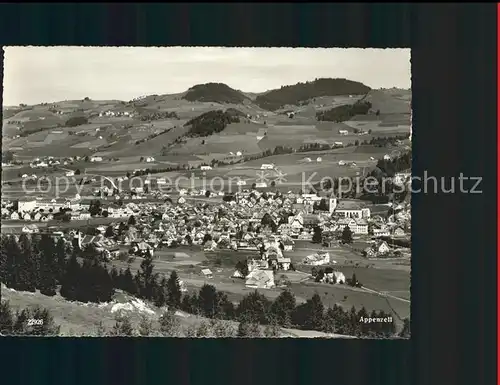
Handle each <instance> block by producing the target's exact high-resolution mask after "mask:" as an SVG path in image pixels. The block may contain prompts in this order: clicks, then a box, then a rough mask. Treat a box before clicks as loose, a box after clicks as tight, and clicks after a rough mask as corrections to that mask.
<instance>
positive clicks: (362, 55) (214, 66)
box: [3, 46, 411, 106]
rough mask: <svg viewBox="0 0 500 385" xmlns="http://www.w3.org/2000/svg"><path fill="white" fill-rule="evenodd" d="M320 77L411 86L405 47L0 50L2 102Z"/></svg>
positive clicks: (256, 87)
mask: <svg viewBox="0 0 500 385" xmlns="http://www.w3.org/2000/svg"><path fill="white" fill-rule="evenodd" d="M320 77H327V78H346V79H349V80H354V81H359V82H362V83H364V84H366V85H367V86H370V87H371V88H391V87H397V88H410V87H411V71H410V49H359V48H347V49H346V48H224V47H64V46H61V47H29V46H23V47H5V48H4V79H3V87H4V88H3V105H4V106H13V105H18V104H20V103H25V104H28V105H29V104H37V103H42V102H56V101H62V100H75V99H77V100H78V99H83V98H84V97H89V98H91V99H94V100H109V99H118V100H130V99H133V98H135V97H138V96H143V95H151V94H158V95H161V94H171V93H180V92H184V91H186V90H187V89H188V88H189V87H191V86H193V85H196V84H201V83H208V82H217V83H225V84H227V85H228V86H230V87H232V88H234V89H238V90H241V91H244V92H264V91H267V90H270V89H273V88H279V87H281V86H282V85H291V84H295V83H298V82H305V81H312V80H314V79H315V78H320Z"/></svg>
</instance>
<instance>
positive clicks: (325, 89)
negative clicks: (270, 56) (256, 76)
mask: <svg viewBox="0 0 500 385" xmlns="http://www.w3.org/2000/svg"><path fill="white" fill-rule="evenodd" d="M369 91H370V87H368V86H366V85H364V84H362V83H359V82H355V81H352V80H347V79H316V80H314V81H313V82H306V83H297V84H295V85H292V86H283V87H281V88H280V89H275V90H271V91H268V92H266V93H265V94H262V95H258V96H257V97H256V98H255V101H254V102H255V103H256V104H257V105H258V106H259V107H261V108H264V109H266V110H270V111H276V110H277V109H279V108H280V107H283V106H285V105H298V104H299V103H300V102H303V101H307V100H309V99H312V98H316V97H320V96H337V95H364V94H366V93H368V92H369Z"/></svg>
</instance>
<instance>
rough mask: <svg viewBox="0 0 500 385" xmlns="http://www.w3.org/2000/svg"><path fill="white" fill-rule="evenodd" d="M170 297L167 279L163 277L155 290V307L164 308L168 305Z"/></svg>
mask: <svg viewBox="0 0 500 385" xmlns="http://www.w3.org/2000/svg"><path fill="white" fill-rule="evenodd" d="M167 296H168V286H167V277H165V276H164V275H163V277H162V278H161V281H160V283H159V284H158V285H157V287H156V290H155V296H154V297H155V299H154V303H155V306H158V307H162V306H165V304H166V303H167Z"/></svg>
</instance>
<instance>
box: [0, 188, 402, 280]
mask: <svg viewBox="0 0 500 385" xmlns="http://www.w3.org/2000/svg"><path fill="white" fill-rule="evenodd" d="M97 193H100V195H98V197H97V198H96V199H82V198H81V197H80V196H78V195H77V196H75V197H73V198H59V199H55V198H53V199H44V198H40V197H37V198H23V199H19V200H17V201H13V200H12V201H9V200H2V208H1V217H2V220H3V221H4V222H6V223H20V225H19V226H14V227H8V225H7V227H4V228H3V229H2V232H8V231H9V230H10V232H17V233H23V232H24V233H37V232H42V233H49V234H51V235H53V236H54V237H63V238H64V239H65V240H66V241H67V242H69V243H72V244H75V242H76V243H77V244H78V247H79V248H80V249H89V248H90V249H91V250H92V253H93V254H95V255H100V256H101V257H102V259H103V260H105V261H113V260H118V259H120V260H129V258H135V257H139V258H141V257H144V256H145V255H151V256H153V258H158V259H159V258H161V255H162V254H164V252H163V251H164V250H169V249H177V248H182V247H190V248H195V249H198V250H199V251H202V252H203V253H205V254H207V255H209V254H214V253H215V254H217V253H219V252H225V253H226V254H227V253H230V254H232V255H234V259H232V258H229V259H230V261H229V265H232V266H233V267H234V268H235V271H234V273H233V274H232V276H231V277H232V278H241V279H243V280H245V285H246V286H247V287H255V288H272V287H276V286H278V285H279V282H276V281H275V276H276V273H277V272H280V271H281V272H286V271H290V270H298V269H300V270H301V271H303V272H305V273H307V274H311V270H310V269H311V267H314V266H323V267H327V268H329V267H330V275H329V277H330V278H328V276H326V275H325V280H327V281H328V280H330V281H331V277H332V276H333V275H334V276H335V277H336V279H335V282H336V283H345V282H346V278H345V276H344V275H343V273H342V272H341V271H338V269H337V268H336V267H335V265H336V263H337V262H336V261H335V260H334V258H335V256H334V255H331V250H330V249H331V248H332V247H338V245H339V244H340V245H342V244H344V245H346V247H349V244H350V243H352V242H353V241H355V242H358V243H360V244H364V245H365V246H366V247H364V248H363V250H361V253H360V254H361V255H362V256H363V258H366V259H367V260H368V259H381V258H382V259H385V258H391V257H392V258H401V257H404V256H406V257H408V258H409V256H410V249H409V246H408V245H405V241H407V240H408V239H409V233H410V231H411V214H410V213H411V206H410V203H405V202H403V203H399V204H397V205H395V204H391V203H389V204H387V205H378V206H377V207H375V206H373V205H370V204H367V203H366V202H364V201H361V200H353V199H337V198H334V197H327V196H322V194H301V193H293V192H289V193H280V192H273V191H263V192H262V191H258V189H252V190H244V191H242V192H238V193H235V194H224V193H222V194H221V195H223V197H222V199H220V198H221V197H220V196H218V195H217V194H216V195H215V196H214V197H213V199H212V200H211V199H210V198H206V199H205V200H203V201H198V200H196V199H194V200H193V199H191V198H194V197H196V196H200V195H201V196H203V197H204V198H205V197H206V196H207V195H206V192H205V191H197V190H185V189H182V190H181V191H180V192H179V195H178V196H177V197H175V198H173V195H172V196H169V195H167V194H164V193H163V194H160V193H159V192H157V191H156V192H144V190H143V189H140V190H137V189H136V191H135V192H134V194H133V196H132V197H130V198H129V197H128V196H126V197H125V196H123V194H122V197H115V198H120V199H119V200H117V199H113V197H109V198H108V197H104V196H103V195H102V192H99V191H97ZM323 195H324V194H323ZM99 196H100V197H101V198H102V199H99ZM125 198H128V199H130V200H133V201H129V202H127V199H125ZM218 198H219V199H218ZM370 206H372V208H370ZM381 206H382V207H381ZM381 208H382V211H381V210H380V209H381ZM372 209H375V210H376V212H375V213H374V212H372ZM99 223H102V224H99ZM346 234H348V235H346ZM394 240H396V241H397V240H401V242H396V243H394ZM297 244H300V245H301V249H307V248H308V246H307V245H315V248H314V249H315V250H316V249H317V251H315V252H309V253H308V254H307V255H303V254H304V253H303V252H301V253H300V252H299V253H296V246H297ZM396 244H398V245H399V246H396ZM304 245H305V246H304ZM124 254H125V256H124ZM215 259H217V258H215ZM242 260H243V261H244V262H245V263H244V264H241V261H242ZM238 262H240V263H238ZM213 268H214V267H213V266H212V270H213ZM306 269H307V270H306ZM212 270H211V269H210V266H205V268H202V269H200V271H199V275H200V276H202V277H204V278H208V279H209V278H210V277H211V276H212V275H213V273H212ZM304 270H305V271H304ZM228 278H229V277H228Z"/></svg>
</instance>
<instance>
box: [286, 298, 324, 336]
mask: <svg viewBox="0 0 500 385" xmlns="http://www.w3.org/2000/svg"><path fill="white" fill-rule="evenodd" d="M292 322H293V323H294V324H295V325H297V326H298V327H300V328H302V329H306V330H321V329H322V328H323V325H324V307H323V304H322V302H321V298H320V296H319V295H318V294H317V293H315V294H314V295H313V296H312V298H311V299H309V300H307V302H306V303H304V304H301V305H299V306H297V307H296V308H295V311H294V312H293V314H292Z"/></svg>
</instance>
